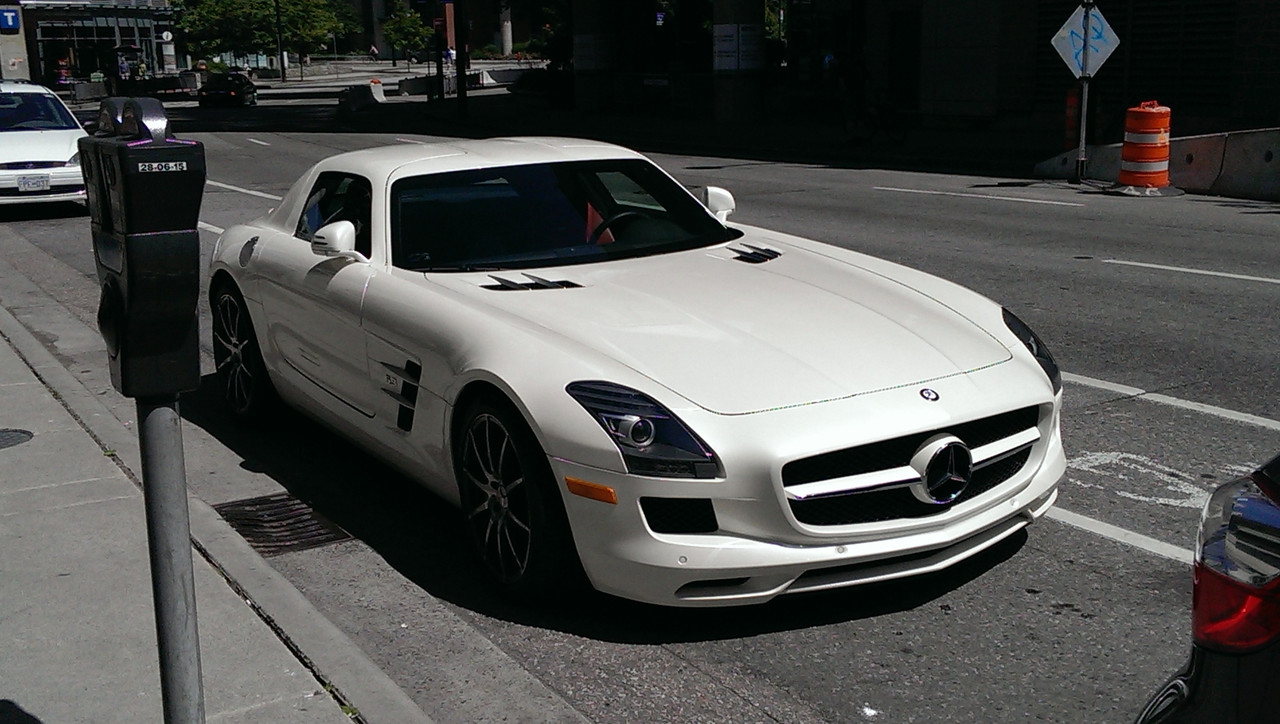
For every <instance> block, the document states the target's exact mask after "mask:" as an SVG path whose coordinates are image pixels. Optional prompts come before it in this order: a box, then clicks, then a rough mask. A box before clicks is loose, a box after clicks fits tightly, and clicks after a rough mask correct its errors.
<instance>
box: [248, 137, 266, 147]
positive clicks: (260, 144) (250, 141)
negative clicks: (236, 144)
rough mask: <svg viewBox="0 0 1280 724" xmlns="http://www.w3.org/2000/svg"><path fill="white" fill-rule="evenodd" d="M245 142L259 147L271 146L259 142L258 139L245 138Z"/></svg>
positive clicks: (264, 142)
mask: <svg viewBox="0 0 1280 724" xmlns="http://www.w3.org/2000/svg"><path fill="white" fill-rule="evenodd" d="M245 140H246V141H248V142H249V143H256V144H258V145H259V146H270V145H271V144H270V143H267V142H266V141H259V140H258V139H256V138H246V139H245Z"/></svg>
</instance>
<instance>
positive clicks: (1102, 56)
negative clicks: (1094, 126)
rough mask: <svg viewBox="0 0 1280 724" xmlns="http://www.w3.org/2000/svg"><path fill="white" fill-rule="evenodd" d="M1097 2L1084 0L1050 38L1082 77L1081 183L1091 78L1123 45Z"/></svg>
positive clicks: (1078, 162) (1077, 175) (1078, 155)
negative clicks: (1097, 5) (1098, 7)
mask: <svg viewBox="0 0 1280 724" xmlns="http://www.w3.org/2000/svg"><path fill="white" fill-rule="evenodd" d="M1095 5H1096V3H1095V2H1094V0H1083V2H1082V4H1081V5H1080V7H1078V8H1076V11H1075V12H1074V13H1072V14H1071V17H1069V18H1067V22H1065V23H1063V25H1062V27H1061V28H1060V29H1059V30H1058V33H1057V34H1056V35H1054V36H1053V39H1052V40H1050V41H1049V42H1050V43H1051V44H1052V45H1053V47H1054V49H1055V50H1057V51H1058V55H1059V56H1061V57H1062V61H1063V62H1064V63H1066V64H1067V67H1068V68H1070V69H1071V72H1072V73H1074V74H1075V76H1076V77H1077V78H1079V79H1080V146H1079V148H1078V149H1077V152H1076V170H1075V176H1074V177H1073V178H1072V179H1071V180H1072V181H1074V182H1077V183H1078V182H1079V181H1080V180H1081V179H1083V178H1084V176H1085V166H1086V163H1087V158H1086V151H1085V130H1086V123H1087V119H1088V117H1089V79H1090V78H1091V77H1092V76H1093V74H1094V73H1096V72H1097V71H1098V69H1099V68H1101V67H1102V64H1103V63H1105V62H1106V61H1107V58H1110V57H1111V53H1112V52H1113V51H1115V49H1116V46H1118V45H1120V39H1119V38H1118V37H1116V34H1115V31H1113V30H1112V29H1111V26H1110V25H1108V24H1107V20H1106V18H1104V17H1102V11H1101V10H1098V9H1097V7H1096V6H1095Z"/></svg>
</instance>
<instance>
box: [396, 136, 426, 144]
mask: <svg viewBox="0 0 1280 724" xmlns="http://www.w3.org/2000/svg"><path fill="white" fill-rule="evenodd" d="M396 140H397V141H399V142H401V143H417V144H422V143H425V142H424V141H419V140H418V139H416V138H401V137H399V136H396Z"/></svg>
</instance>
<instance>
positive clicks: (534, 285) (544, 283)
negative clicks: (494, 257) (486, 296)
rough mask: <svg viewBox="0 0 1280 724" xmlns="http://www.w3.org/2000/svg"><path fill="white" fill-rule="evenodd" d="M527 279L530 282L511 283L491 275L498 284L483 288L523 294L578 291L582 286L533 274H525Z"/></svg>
mask: <svg viewBox="0 0 1280 724" xmlns="http://www.w3.org/2000/svg"><path fill="white" fill-rule="evenodd" d="M525 277H526V278H527V279H528V280H529V281H527V282H515V281H511V280H510V279H505V278H503V277H500V276H495V275H493V274H490V275H489V278H490V279H492V280H494V281H495V282H497V284H482V285H481V287H483V288H484V289H492V290H493V291H496V292H506V291H516V292H523V291H528V290H530V289H577V288H579V287H581V286H582V285H581V284H576V283H574V282H571V281H568V280H562V281H558V282H553V281H551V280H550V279H543V278H542V277H535V276H534V275H532V274H525Z"/></svg>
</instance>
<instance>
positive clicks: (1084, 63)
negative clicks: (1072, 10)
mask: <svg viewBox="0 0 1280 724" xmlns="http://www.w3.org/2000/svg"><path fill="white" fill-rule="evenodd" d="M1083 7H1084V28H1083V29H1082V30H1081V33H1080V39H1081V42H1083V43H1084V47H1083V48H1081V49H1080V61H1081V62H1080V65H1081V71H1080V148H1079V149H1078V150H1077V151H1076V177H1075V180H1076V181H1083V180H1084V177H1085V166H1086V165H1087V163H1088V160H1087V158H1086V154H1085V143H1084V139H1085V127H1086V126H1087V124H1088V118H1089V19H1090V17H1091V16H1092V15H1093V0H1084V3H1083Z"/></svg>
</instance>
